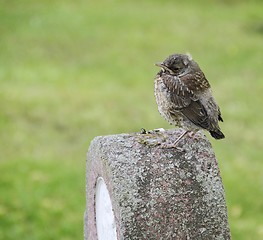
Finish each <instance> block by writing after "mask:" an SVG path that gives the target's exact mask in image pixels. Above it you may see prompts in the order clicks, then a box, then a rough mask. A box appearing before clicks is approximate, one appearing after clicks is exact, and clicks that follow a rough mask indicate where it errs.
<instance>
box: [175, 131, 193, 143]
mask: <svg viewBox="0 0 263 240" xmlns="http://www.w3.org/2000/svg"><path fill="white" fill-rule="evenodd" d="M188 132H189V131H187V130H184V131H183V133H182V134H181V135H180V136H179V137H178V138H177V139H176V140H175V142H174V143H173V145H174V146H176V145H177V144H178V142H179V141H180V140H181V139H182V138H183V137H184V136H185V135H186V134H187V133H188Z"/></svg>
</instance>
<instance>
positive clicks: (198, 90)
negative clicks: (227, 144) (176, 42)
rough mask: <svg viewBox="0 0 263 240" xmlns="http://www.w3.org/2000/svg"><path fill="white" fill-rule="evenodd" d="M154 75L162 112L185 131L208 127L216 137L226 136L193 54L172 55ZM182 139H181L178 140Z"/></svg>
mask: <svg viewBox="0 0 263 240" xmlns="http://www.w3.org/2000/svg"><path fill="white" fill-rule="evenodd" d="M156 65H157V66H159V67H161V70H160V71H159V72H158V73H157V75H156V77H155V98H156V102H157V105H158V110H159V112H160V114H161V115H162V116H163V117H164V118H165V119H166V120H167V121H168V122H169V123H170V124H174V125H177V126H179V127H182V128H183V129H185V132H184V133H183V134H182V136H181V137H183V136H184V135H185V134H186V133H187V132H196V131H198V130H200V129H205V130H207V131H209V132H210V134H211V135H212V137H214V138H215V139H222V138H224V137H225V136H224V134H223V133H222V132H221V130H220V127H219V125H218V121H223V119H222V117H221V113H220V109H219V107H218V105H217V103H216V101H215V99H214V98H213V96H212V92H211V87H210V84H209V82H208V81H207V79H206V77H205V75H204V73H203V72H202V70H201V69H200V67H199V66H198V64H197V63H196V62H195V61H194V60H193V59H192V57H191V56H189V55H185V54H173V55H171V56H169V57H168V58H167V59H165V60H164V61H163V62H161V63H157V64H156ZM178 140H179V139H178Z"/></svg>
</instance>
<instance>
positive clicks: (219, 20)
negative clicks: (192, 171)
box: [0, 0, 263, 240]
mask: <svg viewBox="0 0 263 240" xmlns="http://www.w3.org/2000/svg"><path fill="white" fill-rule="evenodd" d="M0 5H1V7H0V20H1V24H0V32H1V35H0V51H1V54H0V84H1V88H0V107H1V112H0V146H1V151H0V171H1V177H0V186H1V187H0V195H1V198H0V229H1V231H0V239H6V240H8V239H17V238H19V239H27V240H31V239H40V240H41V239H82V238H83V230H82V229H83V211H84V208H85V153H86V151H87V149H88V146H89V142H90V140H91V139H92V138H93V137H95V136H96V135H106V134H112V133H121V132H134V131H139V129H140V128H141V127H145V128H146V129H153V128H157V127H164V128H170V126H169V125H168V124H167V123H166V122H165V121H164V120H163V119H162V118H161V117H160V116H159V114H158V111H157V108H156V104H155V100H154V96H153V77H154V75H155V73H156V72H157V69H156V68H155V67H154V66H153V64H154V63H155V62H156V61H160V60H163V59H164V58H165V57H166V56H167V55H169V54H171V53H174V52H182V53H184V52H190V53H191V54H192V55H193V57H194V59H195V60H196V61H197V62H198V63H199V64H200V66H201V68H202V69H203V70H204V72H205V73H206V76H207V78H208V79H209V81H210V83H211V84H212V87H213V90H214V95H215V96H216V99H217V101H218V102H219V104H220V106H221V109H222V113H223V117H224V120H225V122H224V123H223V124H222V130H223V131H224V133H225V134H226V137H227V138H226V139H225V140H223V141H215V140H211V141H212V144H213V146H214V149H215V152H216V155H217V158H218V160H219V164H220V169H221V173H222V177H223V181H224V184H225V189H226V197H227V202H228V211H229V218H230V225H231V233H232V237H233V239H239V240H240V239H241V240H242V239H244V240H250V239H251V240H252V239H253V240H255V239H263V220H262V212H263V201H262V199H263V174H262V167H263V163H262V155H263V154H262V144H263V128H262V120H263V112H262V111H261V109H262V96H261V95H262V92H263V81H262V79H263V74H262V71H261V68H262V66H261V65H262V52H263V44H262V39H263V17H262V9H263V2H262V1H237V0H236V1H235V0H232V1H227V0H225V1H219V0H218V1H208V0H207V1H206V0H202V1H187V2H186V1H185V2H183V1H169V0H167V1H157V0H155V1H149V0H143V1H140V2H137V1H130V0H127V1H117V0H115V1H114V0H112V1H110V0H101V1H93V2H91V1H90V2H87V1H70V0H64V1H62V0H57V1H49V0H46V1H44V0H43V1H33V0H24V1H18V0H16V1H5V0H3V1H1V3H0Z"/></svg>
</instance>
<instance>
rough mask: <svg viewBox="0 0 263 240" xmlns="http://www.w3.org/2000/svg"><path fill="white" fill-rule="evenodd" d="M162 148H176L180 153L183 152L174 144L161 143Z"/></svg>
mask: <svg viewBox="0 0 263 240" xmlns="http://www.w3.org/2000/svg"><path fill="white" fill-rule="evenodd" d="M160 148H162V149H172V148H176V149H177V150H178V151H180V152H182V151H183V148H181V147H179V146H177V144H174V143H161V145H160Z"/></svg>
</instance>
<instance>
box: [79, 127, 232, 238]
mask: <svg viewBox="0 0 263 240" xmlns="http://www.w3.org/2000/svg"><path fill="white" fill-rule="evenodd" d="M179 134H180V130H169V131H165V132H159V133H153V134H139V133H138V134H119V135H112V136H104V137H96V138H95V139H94V140H93V141H92V143H91V145H90V148H89V151H88V155H87V186H86V191H87V192H86V194H87V205H86V212H85V227H84V235H85V240H97V239H98V240H117V239H118V240H126V239H127V240H129V239H130V240H136V239H140V240H141V239H151V240H154V239H156V240H160V239H164V240H167V239H168V240H169V239H171V240H173V239H175V240H177V239H178V240H188V239H189V240H190V239H191V240H192V239H193V240H228V239H230V231H229V226H228V218H227V209H226V202H225V197H224V188H223V185H222V180H221V177H220V172H219V169H218V164H217V160H216V158H215V155H214V153H213V150H212V147H211V144H210V143H209V141H208V140H207V138H206V137H205V136H204V135H203V134H202V133H197V136H198V137H199V139H198V140H195V139H191V138H185V139H183V140H182V141H181V142H180V143H179V145H178V148H170V149H165V148H162V147H161V145H162V144H163V143H164V142H166V141H168V142H173V141H174V140H175V139H176V138H177V136H178V135H179Z"/></svg>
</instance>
